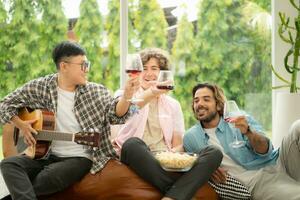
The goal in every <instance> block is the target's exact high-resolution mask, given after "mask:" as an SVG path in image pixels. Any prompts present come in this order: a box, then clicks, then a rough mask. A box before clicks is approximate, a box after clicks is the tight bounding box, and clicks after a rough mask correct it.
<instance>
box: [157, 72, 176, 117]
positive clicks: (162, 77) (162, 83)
mask: <svg viewBox="0 0 300 200" xmlns="http://www.w3.org/2000/svg"><path fill="white" fill-rule="evenodd" d="M156 87H157V88H158V89H160V90H173V89H174V79H173V74H172V72H171V71H170V70H160V72H159V75H158V78H157V84H156ZM159 117H160V118H169V117H171V116H169V115H165V114H159Z"/></svg>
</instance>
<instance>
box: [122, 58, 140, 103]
mask: <svg viewBox="0 0 300 200" xmlns="http://www.w3.org/2000/svg"><path fill="white" fill-rule="evenodd" d="M143 68H144V66H143V63H142V59H141V57H140V55H139V54H138V53H134V54H128V55H127V57H126V68H125V72H126V73H127V74H128V76H129V77H136V76H139V75H140V73H141V72H142V71H143ZM128 101H130V102H131V103H138V102H141V101H143V99H139V98H136V97H132V98H131V99H129V100H128Z"/></svg>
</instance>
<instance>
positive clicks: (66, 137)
mask: <svg viewBox="0 0 300 200" xmlns="http://www.w3.org/2000/svg"><path fill="white" fill-rule="evenodd" d="M37 132H38V134H37V135H34V134H33V135H34V138H35V139H37V140H46V141H51V140H63V141H73V137H74V134H73V133H63V132H55V131H46V130H41V131H37Z"/></svg>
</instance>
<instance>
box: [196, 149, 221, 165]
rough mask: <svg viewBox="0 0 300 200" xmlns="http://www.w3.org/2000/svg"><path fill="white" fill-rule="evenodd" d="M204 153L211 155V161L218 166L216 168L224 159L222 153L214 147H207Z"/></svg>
mask: <svg viewBox="0 0 300 200" xmlns="http://www.w3.org/2000/svg"><path fill="white" fill-rule="evenodd" d="M204 152H205V153H206V154H209V158H210V160H211V161H212V163H214V164H215V165H216V166H215V167H219V165H220V164H221V162H222V159H223V153H222V151H221V150H220V149H219V148H217V147H215V146H213V145H209V146H207V147H205V149H204ZM200 159H201V158H200Z"/></svg>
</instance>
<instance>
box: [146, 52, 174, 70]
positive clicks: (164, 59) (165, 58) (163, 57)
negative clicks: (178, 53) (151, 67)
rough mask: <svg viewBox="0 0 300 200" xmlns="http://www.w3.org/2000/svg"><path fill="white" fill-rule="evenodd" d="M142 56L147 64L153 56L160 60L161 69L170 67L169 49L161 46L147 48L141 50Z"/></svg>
mask: <svg viewBox="0 0 300 200" xmlns="http://www.w3.org/2000/svg"><path fill="white" fill-rule="evenodd" d="M140 56H141V59H142V62H143V65H145V64H146V63H147V62H148V61H149V60H150V59H151V58H155V59H157V61H158V64H159V68H160V69H161V70H169V69H170V61H169V54H168V52H167V51H165V50H162V49H159V48H146V49H143V50H142V51H140Z"/></svg>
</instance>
